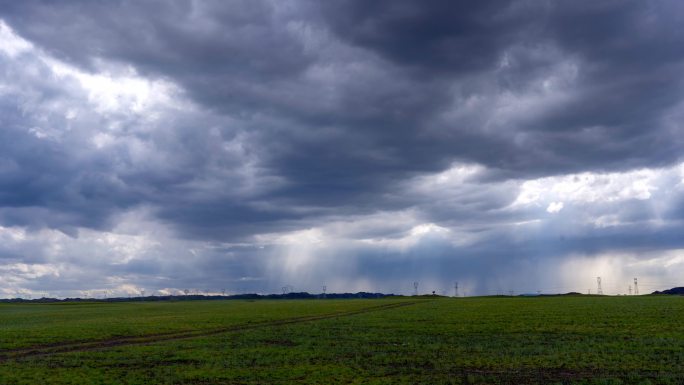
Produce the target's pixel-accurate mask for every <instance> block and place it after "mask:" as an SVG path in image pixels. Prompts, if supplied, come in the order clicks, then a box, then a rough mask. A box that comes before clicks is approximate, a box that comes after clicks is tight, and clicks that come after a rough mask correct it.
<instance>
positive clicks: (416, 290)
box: [413, 282, 418, 295]
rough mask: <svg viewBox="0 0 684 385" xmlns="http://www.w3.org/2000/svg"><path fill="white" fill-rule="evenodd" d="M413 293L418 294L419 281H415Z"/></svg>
mask: <svg viewBox="0 0 684 385" xmlns="http://www.w3.org/2000/svg"><path fill="white" fill-rule="evenodd" d="M413 295H418V282H413Z"/></svg>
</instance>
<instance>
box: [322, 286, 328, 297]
mask: <svg viewBox="0 0 684 385" xmlns="http://www.w3.org/2000/svg"><path fill="white" fill-rule="evenodd" d="M326 290H328V287H327V286H325V285H323V298H325V292H326Z"/></svg>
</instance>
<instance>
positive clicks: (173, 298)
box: [0, 291, 402, 302]
mask: <svg viewBox="0 0 684 385" xmlns="http://www.w3.org/2000/svg"><path fill="white" fill-rule="evenodd" d="M387 297H402V296H401V295H396V294H383V293H367V292H364V291H362V292H358V293H328V294H310V293H307V292H301V293H286V294H265V295H262V294H235V295H201V294H191V295H150V296H146V297H130V298H126V297H113V298H65V299H56V298H36V299H24V298H5V299H0V302H131V301H194V300H202V301H206V300H219V299H242V300H255V299H315V298H327V299H345V298H387Z"/></svg>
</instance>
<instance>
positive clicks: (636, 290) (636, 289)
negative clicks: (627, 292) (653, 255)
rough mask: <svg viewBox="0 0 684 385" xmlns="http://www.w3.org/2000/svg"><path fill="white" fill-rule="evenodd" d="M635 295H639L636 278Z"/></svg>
mask: <svg viewBox="0 0 684 385" xmlns="http://www.w3.org/2000/svg"><path fill="white" fill-rule="evenodd" d="M634 295H639V286H637V279H636V278H634Z"/></svg>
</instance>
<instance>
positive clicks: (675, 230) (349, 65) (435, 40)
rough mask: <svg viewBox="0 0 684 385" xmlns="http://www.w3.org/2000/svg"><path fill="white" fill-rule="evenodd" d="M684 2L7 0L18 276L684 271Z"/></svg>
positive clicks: (495, 279)
mask: <svg viewBox="0 0 684 385" xmlns="http://www.w3.org/2000/svg"><path fill="white" fill-rule="evenodd" d="M682 25H684V6H683V5H682V4H681V2H679V1H677V0H671V1H668V0H664V1H645V0H644V1H637V0H632V1H608V0H606V1H598V2H581V3H578V2H571V1H566V2H555V1H543V0H541V1H538V0H534V1H532V0H530V1H525V0H521V1H477V2H453V1H447V0H444V1H440V0H435V1H389V0H388V1H372V2H369V1H363V0H358V1H354V0H352V1H326V2H319V1H293V2H283V1H254V0H245V1H218V0H217V1H191V0H188V1H185V0H178V1H147V0H145V1H137V0H136V1H133V0H129V1H124V0H120V1H85V0H84V1H76V0H73V1H62V2H52V1H9V0H8V1H2V2H0V297H15V296H28V295H32V296H39V295H44V294H46V293H49V294H50V295H51V296H60V297H63V296H73V295H97V296H101V295H103V293H104V291H105V290H106V291H108V293H109V295H134V294H137V293H139V292H140V291H141V290H146V293H148V294H149V293H169V292H171V293H175V292H178V291H181V290H184V289H189V290H192V291H195V290H199V291H202V292H205V291H207V292H212V293H216V292H220V290H222V289H225V290H226V291H227V292H229V293H236V292H248V291H249V292H261V293H268V292H280V291H281V288H282V287H283V286H286V285H289V286H292V289H293V290H296V291H310V292H320V291H321V288H322V286H323V285H327V288H328V291H329V292H333V291H334V292H345V291H354V292H355V291H359V290H366V291H383V292H394V293H407V294H408V293H411V292H412V291H413V282H414V281H417V282H420V286H419V287H420V291H421V292H429V291H432V290H435V291H437V292H438V293H442V292H444V293H447V294H453V286H454V282H456V281H458V282H459V290H460V292H461V294H463V293H464V292H465V293H466V294H468V295H471V294H496V293H498V292H505V293H508V292H509V291H514V292H516V293H524V292H536V291H537V290H541V291H543V292H567V291H572V290H574V291H581V292H587V291H588V290H589V289H591V290H592V292H595V291H596V277H597V276H601V277H602V281H603V289H604V292H606V293H610V294H617V293H625V292H627V291H628V285H629V284H630V283H631V282H632V279H633V277H639V286H640V290H641V292H642V293H643V292H649V291H652V290H655V289H662V288H668V287H672V286H675V285H678V284H679V285H684V282H683V281H680V280H679V279H680V278H681V277H682V275H683V274H684V236H683V234H684V221H683V220H684V163H683V162H684V157H683V156H682V155H683V154H684V76H682V73H684V29H682V28H681V26H682Z"/></svg>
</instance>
